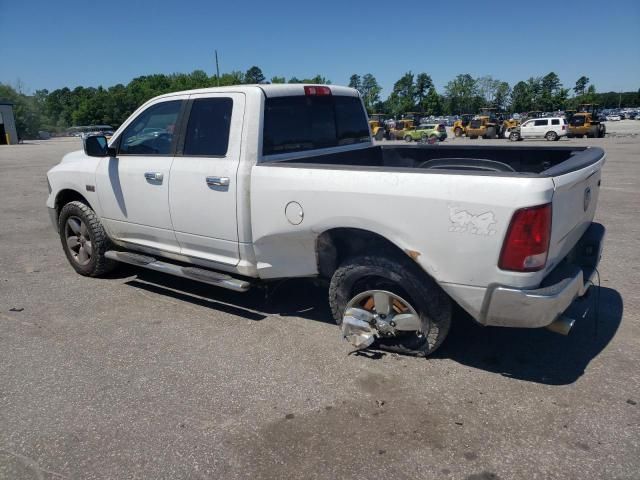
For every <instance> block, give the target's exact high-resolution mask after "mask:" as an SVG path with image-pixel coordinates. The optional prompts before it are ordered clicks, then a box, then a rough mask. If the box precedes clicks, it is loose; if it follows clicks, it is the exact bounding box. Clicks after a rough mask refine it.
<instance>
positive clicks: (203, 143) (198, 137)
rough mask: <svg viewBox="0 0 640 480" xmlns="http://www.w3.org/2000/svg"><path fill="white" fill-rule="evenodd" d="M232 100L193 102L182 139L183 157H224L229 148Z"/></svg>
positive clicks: (200, 100)
mask: <svg viewBox="0 0 640 480" xmlns="http://www.w3.org/2000/svg"><path fill="white" fill-rule="evenodd" d="M232 109H233V100H232V99H230V98H200V99H198V100H194V102H193V106H192V107H191V113H190V114H189V123H188V124H187V132H186V135H185V139H184V155H205V156H224V155H225V154H226V153H227V148H228V146H229V128H230V126H231V111H232Z"/></svg>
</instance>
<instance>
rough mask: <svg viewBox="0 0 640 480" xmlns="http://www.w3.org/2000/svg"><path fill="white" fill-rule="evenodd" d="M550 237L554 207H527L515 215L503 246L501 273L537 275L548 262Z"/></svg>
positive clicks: (549, 205) (547, 205)
mask: <svg viewBox="0 0 640 480" xmlns="http://www.w3.org/2000/svg"><path fill="white" fill-rule="evenodd" d="M550 238H551V204H550V203H547V204H546V205H539V206H537V207H527V208H521V209H520V210H517V211H516V213H514V214H513V218H512V219H511V224H510V225H509V230H508V231H507V236H506V237H505V239H504V244H503V245H502V252H501V253H500V263H499V264H498V266H499V267H500V268H501V269H502V270H513V271H515V272H535V271H538V270H542V269H543V268H544V266H545V264H546V263H547V253H548V251H549V240H550Z"/></svg>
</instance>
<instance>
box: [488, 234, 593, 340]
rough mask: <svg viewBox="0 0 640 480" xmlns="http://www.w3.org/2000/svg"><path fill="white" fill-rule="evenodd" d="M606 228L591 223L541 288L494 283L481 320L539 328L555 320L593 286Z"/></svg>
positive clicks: (508, 325) (512, 325) (500, 324)
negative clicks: (525, 287)
mask: <svg viewBox="0 0 640 480" xmlns="http://www.w3.org/2000/svg"><path fill="white" fill-rule="evenodd" d="M604 236H605V228H604V227H603V226H602V225H600V224H598V223H592V224H591V225H590V226H589V228H588V229H587V231H586V232H585V233H584V235H583V236H582V238H580V240H579V241H578V243H577V244H576V246H575V247H574V248H573V250H572V251H571V252H570V253H569V255H567V257H566V258H565V259H564V260H563V262H562V263H561V264H560V265H559V266H558V267H556V268H555V269H554V270H553V271H552V272H551V273H550V274H549V275H547V277H545V279H544V280H543V281H542V283H541V285H540V287H539V288H536V289H519V288H512V287H506V286H501V285H495V286H493V287H490V288H489V289H488V292H487V295H486V296H485V301H484V305H483V309H482V315H481V317H482V318H481V320H480V321H481V323H483V324H485V325H495V326H502V327H521V328H538V327H545V326H547V325H549V324H551V323H553V322H554V321H555V320H556V319H557V318H558V317H559V316H560V315H561V314H562V313H563V312H564V311H565V310H567V309H568V308H569V306H571V304H572V303H573V302H574V301H575V300H576V299H577V298H580V297H582V296H584V295H585V294H586V293H587V291H588V290H589V288H590V287H591V285H592V284H593V283H592V279H593V275H594V274H595V271H596V267H597V266H598V263H599V261H600V257H601V254H602V244H603V240H604Z"/></svg>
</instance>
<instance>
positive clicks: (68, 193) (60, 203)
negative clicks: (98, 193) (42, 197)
mask: <svg viewBox="0 0 640 480" xmlns="http://www.w3.org/2000/svg"><path fill="white" fill-rule="evenodd" d="M76 201H78V202H82V203H84V204H85V205H86V206H88V207H89V208H91V209H92V210H94V208H93V206H92V205H91V203H89V201H88V200H87V198H86V197H85V196H84V195H82V194H81V193H80V192H78V191H77V190H74V189H72V188H64V189H62V190H60V191H59V192H58V193H57V194H56V200H55V204H54V206H55V209H56V218H58V216H60V210H62V207H64V206H65V205H66V204H67V203H70V202H76Z"/></svg>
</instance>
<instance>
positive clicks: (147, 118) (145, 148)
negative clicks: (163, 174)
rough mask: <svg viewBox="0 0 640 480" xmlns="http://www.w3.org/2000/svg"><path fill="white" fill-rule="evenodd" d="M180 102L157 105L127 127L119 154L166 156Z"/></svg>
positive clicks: (169, 151)
mask: <svg viewBox="0 0 640 480" xmlns="http://www.w3.org/2000/svg"><path fill="white" fill-rule="evenodd" d="M181 105H182V100H173V101H170V102H162V103H157V104H155V105H153V106H151V107H149V108H147V109H146V110H145V111H144V112H142V113H141V114H140V115H138V117H137V118H136V119H135V120H134V121H133V122H132V123H131V124H130V125H129V126H128V127H127V129H126V130H125V131H124V133H123V134H122V138H121V139H120V148H119V150H118V153H119V154H123V155H168V154H170V153H172V152H171V145H172V143H173V135H174V131H175V128H176V122H177V121H178V114H179V113H180V107H181Z"/></svg>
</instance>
